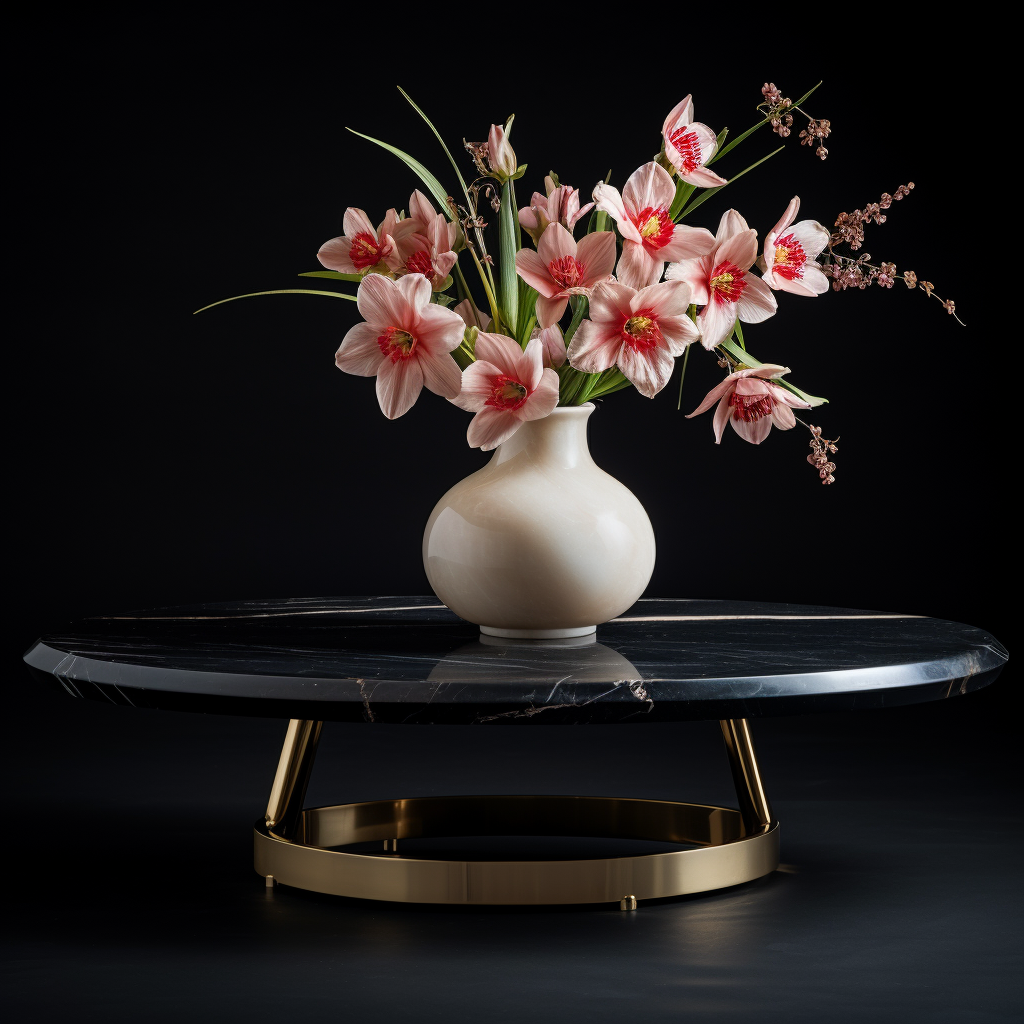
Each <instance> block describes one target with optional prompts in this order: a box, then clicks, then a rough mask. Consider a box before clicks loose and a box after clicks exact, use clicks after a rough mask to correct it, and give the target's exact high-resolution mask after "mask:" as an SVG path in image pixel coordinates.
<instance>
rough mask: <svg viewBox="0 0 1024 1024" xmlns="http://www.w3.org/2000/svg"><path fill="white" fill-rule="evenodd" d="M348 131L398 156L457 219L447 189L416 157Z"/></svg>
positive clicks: (439, 202)
mask: <svg viewBox="0 0 1024 1024" xmlns="http://www.w3.org/2000/svg"><path fill="white" fill-rule="evenodd" d="M348 130H349V131H350V132H351V133H352V134H353V135H358V136H359V138H361V139H366V140H367V142H372V143H374V145H377V146H380V147H381V148H382V149H386V150H387V151H388V152H389V153H393V154H394V155H395V156H397V157H398V159H399V160H401V161H402V162H403V163H404V164H405V165H406V166H407V167H408V168H410V169H411V170H412V171H414V172H415V173H416V174H418V175H419V178H420V181H422V182H423V184H424V185H426V186H427V188H428V189H429V190H430V194H431V195H432V196H433V197H434V198H435V199H436V200H437V202H438V204H439V205H440V207H441V209H442V210H443V211H444V212H445V213H446V214H447V215H448V217H449V218H450V219H451V220H453V221H454V220H456V219H457V215H456V213H455V211H454V210H452V208H451V207H450V206H449V205H448V191H447V189H445V188H444V187H443V186H442V185H441V182H439V181H438V180H437V178H435V177H434V176H433V174H431V173H430V171H428V170H427V169H426V167H424V166H423V164H421V163H420V162H419V160H417V159H415V157H411V156H409V154H408V153H404V152H403V151H402V150H400V149H399V148H398V147H397V146H392V145H390V144H389V143H387V142H381V140H380V139H375V138H374V137H373V136H372V135H364V134H363V133H362V132H357V131H356V130H355V128H349V129H348Z"/></svg>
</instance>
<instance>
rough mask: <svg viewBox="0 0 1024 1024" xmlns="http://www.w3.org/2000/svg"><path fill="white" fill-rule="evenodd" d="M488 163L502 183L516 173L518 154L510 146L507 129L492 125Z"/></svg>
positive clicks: (488, 135)
mask: <svg viewBox="0 0 1024 1024" xmlns="http://www.w3.org/2000/svg"><path fill="white" fill-rule="evenodd" d="M487 163H488V166H489V167H490V168H491V170H492V171H493V172H494V176H495V177H496V178H498V179H499V180H500V181H504V180H505V179H506V178H511V177H512V176H513V175H514V174H515V173H516V169H517V165H516V154H515V152H514V151H513V149H512V147H511V146H510V145H509V142H508V138H507V137H506V135H505V129H504V128H502V127H501V125H498V124H492V125H491V130H490V131H489V132H488V133H487Z"/></svg>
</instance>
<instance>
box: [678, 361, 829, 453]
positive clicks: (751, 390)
mask: <svg viewBox="0 0 1024 1024" xmlns="http://www.w3.org/2000/svg"><path fill="white" fill-rule="evenodd" d="M786 373H789V367H788V366H779V365H778V364H777V363H763V364H762V365H761V366H754V367H745V368H744V369H742V370H736V371H735V372H733V373H730V374H729V376H728V377H726V378H725V380H723V381H722V382H721V383H720V384H718V385H716V386H715V387H713V388H712V389H711V390H710V391H709V392H708V393H707V395H706V396H705V397H704V401H703V402H701V403H700V405H699V406H697V408H696V409H694V410H693V412H691V413H688V414H687V417H686V418H687V419H692V418H693V417H694V416H699V415H700V414H701V413H702V412H707V410H708V409H710V408H711V406H713V405H714V404H715V403H716V402H717V403H718V408H717V409H715V415H714V419H713V420H712V424H711V425H712V429H713V430H714V432H715V444H721V443H722V433H723V431H724V430H725V426H726V424H727V423H728V424H731V425H732V428H733V430H735V431H736V433H737V434H739V435H740V437H742V438H743V440H744V441H749V442H750V443H751V444H760V443H761V442H762V441H763V440H764V439H765V438H766V437H767V436H768V433H769V431H770V430H771V429H772V426H773V425H774V426H776V427H778V428H779V430H791V429H792V428H793V427H795V426H796V416H795V415H794V413H793V410H794V409H809V408H810V404H809V403H807V402H805V401H804V400H803V399H802V398H797V396H796V395H794V394H793V393H792V392H791V391H788V390H787V389H786V388H783V387H780V386H779V385H778V384H776V383H775V381H776V380H777V379H778V378H779V377H781V376H782V375H783V374H786Z"/></svg>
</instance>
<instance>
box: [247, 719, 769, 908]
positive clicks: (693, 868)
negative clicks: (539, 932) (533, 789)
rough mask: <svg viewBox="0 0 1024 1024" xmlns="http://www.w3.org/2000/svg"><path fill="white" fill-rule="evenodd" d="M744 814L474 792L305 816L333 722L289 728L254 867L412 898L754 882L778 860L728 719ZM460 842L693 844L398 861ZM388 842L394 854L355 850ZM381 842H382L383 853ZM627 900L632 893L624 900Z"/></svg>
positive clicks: (552, 896) (540, 899) (660, 803)
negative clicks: (323, 735) (319, 748)
mask: <svg viewBox="0 0 1024 1024" xmlns="http://www.w3.org/2000/svg"><path fill="white" fill-rule="evenodd" d="M721 726H722V733H723V735H724V737H725V745H726V749H727V750H728V753H729V761H730V763H731V765H732V772H733V779H734V781H735V783H736V793H737V796H738V797H739V803H740V809H739V810H733V809H732V808H728V807H714V806H709V805H707V804H692V803H676V802H674V801H667V800H640V799H629V798H621V797H578V796H496V797H495V796H469V797H414V798H409V799H398V800H373V801H369V802H366V803H359V804H338V805H336V806H333V807H312V808H309V809H307V810H303V807H302V802H303V799H304V797H305V793H306V785H307V783H308V782H309V776H310V772H311V771H312V767H313V758H314V755H315V753H316V745H317V740H318V739H319V736H320V727H321V723H320V722H308V721H299V720H295V721H292V722H289V723H288V731H287V733H286V735H285V741H284V748H283V749H282V751H281V759H280V762H279V764H278V766H277V774H276V775H275V777H274V785H273V788H272V790H271V794H270V803H269V804H268V806H267V813H266V817H265V820H263V821H259V822H257V823H256V827H255V835H254V854H255V867H256V870H257V872H259V874H261V875H263V877H264V878H265V879H266V880H267V885H268V886H272V885H274V884H275V883H277V882H283V883H284V884H285V885H292V886H295V887H297V888H300V889H309V890H312V891H314V892H324V893H335V894H337V895H339V896H355V897H359V898H362V899H374V900H391V901H398V902H406V903H472V904H545V903H561V904H565V903H605V902H616V903H618V905H619V906H620V907H621V909H622V910H626V911H629V910H634V909H636V906H637V902H638V901H639V900H644V899H656V898H660V897H664V896H679V895H682V894H684V893H695V892H707V891H708V890H711V889H719V888H723V887H727V886H732V885H738V884H740V883H742V882H749V881H751V880H753V879H755V878H760V877H762V876H763V875H766V874H769V873H770V872H772V871H774V870H775V869H776V868H777V867H778V864H779V826H778V822H776V821H774V820H773V819H772V814H771V807H770V805H769V803H768V797H767V796H766V794H765V791H764V785H763V783H762V781H761V775H760V771H759V769H758V766H757V758H756V756H755V754H754V745H753V742H752V740H751V738H750V728H749V726H748V725H747V722H746V720H745V719H742V718H739V719H726V720H723V721H722V723H721ZM456 835H476V836H486V835H492V836H505V835H538V836H539V835H550V836H581V837H585V836H608V837H612V836H619V837H622V838H626V839H653V840H660V841H662V842H667V843H672V844H676V845H688V846H690V847H692V848H690V849H682V850H679V849H677V850H670V851H666V852H663V853H656V854H641V855H637V856H624V857H606V858H593V859H581V860H550V861H539V860H538V861H516V860H510V861H491V860H482V861H476V860H432V859H429V858H424V857H418V856H411V857H403V856H402V855H401V854H399V853H398V840H399V839H411V838H417V837H445V836H456ZM368 842H369V843H375V844H382V845H383V848H384V853H383V854H381V853H370V852H366V853H355V852H351V851H349V850H346V849H345V847H351V846H353V845H355V844H362V843H368ZM380 849H381V846H380V845H378V846H377V850H378V851H380ZM623 893H626V894H627V895H625V896H623V895H622V894H623Z"/></svg>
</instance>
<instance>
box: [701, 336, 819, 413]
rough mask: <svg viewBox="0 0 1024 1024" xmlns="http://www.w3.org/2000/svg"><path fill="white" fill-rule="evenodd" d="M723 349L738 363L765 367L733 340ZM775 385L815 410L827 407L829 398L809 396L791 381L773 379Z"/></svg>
mask: <svg viewBox="0 0 1024 1024" xmlns="http://www.w3.org/2000/svg"><path fill="white" fill-rule="evenodd" d="M721 347H722V348H724V349H725V351H726V352H728V353H729V355H731V356H732V357H733V359H735V360H736V361H737V362H738V363H742V364H744V365H745V366H750V367H756V366H764V363H762V362H761V360H760V359H755V358H754V357H753V356H752V355H751V354H750V353H749V352H747V351H746V349H742V348H740V347H739V345H737V344H736V342H734V341H733V340H732V338H727V339H726V340H725V341H723V342H722V344H721ZM772 383H773V384H778V385H779V387H780V388H785V389H786V390H787V391H789V392H791V393H792V394H794V395H796V396H797V398H802V399H803V400H804V401H805V402H806V403H807V404H808V405H809V406H811V408H812V409H813V408H815V407H816V406H819V405H827V404H828V399H827V398H818V397H817V396H816V395H809V394H807V392H806V391H801V390H800V388H798V387H797V386H796V385H795V384H790V383H789V381H787V380H783V378H781V377H773V378H772Z"/></svg>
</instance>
